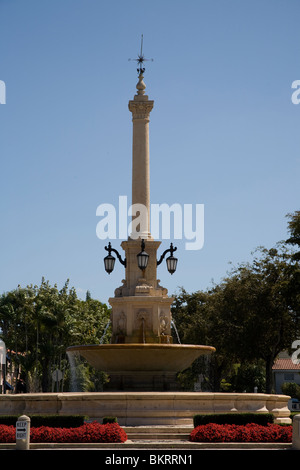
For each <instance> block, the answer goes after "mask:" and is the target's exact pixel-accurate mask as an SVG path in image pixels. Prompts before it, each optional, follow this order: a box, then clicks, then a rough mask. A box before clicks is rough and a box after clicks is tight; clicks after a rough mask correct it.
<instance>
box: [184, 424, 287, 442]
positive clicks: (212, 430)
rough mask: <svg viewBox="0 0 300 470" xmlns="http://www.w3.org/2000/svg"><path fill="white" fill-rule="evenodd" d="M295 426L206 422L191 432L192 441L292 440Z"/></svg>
mask: <svg viewBox="0 0 300 470" xmlns="http://www.w3.org/2000/svg"><path fill="white" fill-rule="evenodd" d="M292 432H293V426H280V425H279V424H268V425H267V426H262V425H259V424H254V423H251V424H246V425H245V426H240V425H236V424H215V423H210V424H205V425H201V426H197V427H196V428H195V429H193V431H192V432H191V434H190V441H192V442H292Z"/></svg>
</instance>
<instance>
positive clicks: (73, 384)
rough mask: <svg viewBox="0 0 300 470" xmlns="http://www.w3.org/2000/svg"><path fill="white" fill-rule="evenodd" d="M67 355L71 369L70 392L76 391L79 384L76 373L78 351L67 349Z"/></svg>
mask: <svg viewBox="0 0 300 470" xmlns="http://www.w3.org/2000/svg"><path fill="white" fill-rule="evenodd" d="M67 356H68V360H69V363H70V371H71V378H70V392H78V390H79V386H78V381H77V374H76V362H77V361H78V358H79V353H78V352H77V351H67Z"/></svg>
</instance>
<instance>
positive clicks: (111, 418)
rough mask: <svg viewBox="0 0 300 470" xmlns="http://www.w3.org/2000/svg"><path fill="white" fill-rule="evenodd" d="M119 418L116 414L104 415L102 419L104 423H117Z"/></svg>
mask: <svg viewBox="0 0 300 470" xmlns="http://www.w3.org/2000/svg"><path fill="white" fill-rule="evenodd" d="M117 422H118V418H117V417H116V416H104V417H103V420H102V424H107V423H117Z"/></svg>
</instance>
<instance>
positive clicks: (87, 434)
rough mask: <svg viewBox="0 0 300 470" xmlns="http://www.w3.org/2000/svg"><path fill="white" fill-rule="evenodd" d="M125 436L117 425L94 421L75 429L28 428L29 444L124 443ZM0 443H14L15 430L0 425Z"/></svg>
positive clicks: (11, 427) (12, 427)
mask: <svg viewBox="0 0 300 470" xmlns="http://www.w3.org/2000/svg"><path fill="white" fill-rule="evenodd" d="M126 440H127V434H126V432H125V431H124V429H122V428H121V427H120V426H119V425H118V424H117V423H108V424H99V423H97V422H96V421H95V422H93V423H87V424H84V425H82V426H79V427H77V428H51V427H48V426H41V427H39V428H30V442H66V443H67V442H68V443H69V442H85V443H86V442H112V443H114V442H125V441H126ZM0 442H16V428H15V427H14V426H5V425H0Z"/></svg>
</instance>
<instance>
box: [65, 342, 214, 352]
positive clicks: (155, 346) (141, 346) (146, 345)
mask: <svg viewBox="0 0 300 470" xmlns="http://www.w3.org/2000/svg"><path fill="white" fill-rule="evenodd" d="M84 349H116V350H118V349H153V350H157V349H170V350H172V349H190V350H202V351H207V352H215V351H216V348H214V347H213V346H206V345H197V344H164V343H116V344H110V343H109V344H77V345H74V346H69V347H68V348H67V352H71V351H80V350H81V351H82V350H84Z"/></svg>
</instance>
